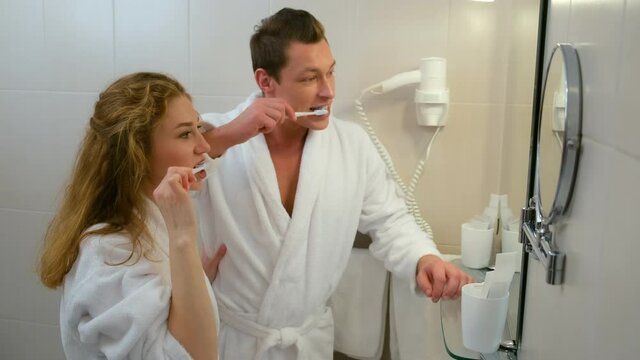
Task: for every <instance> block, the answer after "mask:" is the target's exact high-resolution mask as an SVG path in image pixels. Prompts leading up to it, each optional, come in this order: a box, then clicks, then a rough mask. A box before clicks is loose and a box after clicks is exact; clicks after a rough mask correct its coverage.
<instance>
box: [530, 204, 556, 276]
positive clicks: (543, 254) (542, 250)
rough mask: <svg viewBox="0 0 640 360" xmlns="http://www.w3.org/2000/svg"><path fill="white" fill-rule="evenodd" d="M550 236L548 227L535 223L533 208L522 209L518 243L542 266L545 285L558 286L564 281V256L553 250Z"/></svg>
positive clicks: (539, 222) (538, 222)
mask: <svg viewBox="0 0 640 360" xmlns="http://www.w3.org/2000/svg"><path fill="white" fill-rule="evenodd" d="M552 235H553V234H552V232H551V230H550V229H549V226H548V225H546V224H544V223H542V222H541V221H536V211H535V207H526V208H523V209H522V226H521V230H520V241H522V242H523V243H524V244H525V250H526V251H527V252H528V253H530V254H532V255H533V256H534V258H536V260H539V261H540V262H542V264H543V265H544V267H545V269H546V271H547V274H546V281H547V283H548V284H551V285H558V284H562V282H563V280H564V262H565V254H564V253H562V252H560V251H557V250H556V249H555V247H554V245H553V243H552V239H553V236H552Z"/></svg>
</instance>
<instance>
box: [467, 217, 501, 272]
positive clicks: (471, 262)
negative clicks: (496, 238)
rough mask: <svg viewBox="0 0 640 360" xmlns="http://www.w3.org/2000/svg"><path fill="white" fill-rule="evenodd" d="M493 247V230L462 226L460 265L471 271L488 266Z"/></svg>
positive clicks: (468, 224)
mask: <svg viewBox="0 0 640 360" xmlns="http://www.w3.org/2000/svg"><path fill="white" fill-rule="evenodd" d="M492 245H493V228H490V229H481V228H478V227H474V225H472V224H470V223H464V224H462V228H461V240H460V252H461V254H462V264H463V265H464V266H466V267H468V268H471V269H482V268H485V267H487V266H489V260H491V248H492Z"/></svg>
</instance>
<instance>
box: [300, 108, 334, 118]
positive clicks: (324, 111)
mask: <svg viewBox="0 0 640 360" xmlns="http://www.w3.org/2000/svg"><path fill="white" fill-rule="evenodd" d="M328 113H329V110H327V109H318V110H314V111H300V112H296V117H300V116H309V115H316V116H322V115H327V114H328Z"/></svg>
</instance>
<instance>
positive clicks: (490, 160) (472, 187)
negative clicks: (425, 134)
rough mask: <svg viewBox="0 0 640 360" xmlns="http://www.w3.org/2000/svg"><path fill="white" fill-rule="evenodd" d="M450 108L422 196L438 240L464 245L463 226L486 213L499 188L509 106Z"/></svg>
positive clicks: (421, 188) (420, 189) (421, 186)
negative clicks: (504, 131)
mask: <svg viewBox="0 0 640 360" xmlns="http://www.w3.org/2000/svg"><path fill="white" fill-rule="evenodd" d="M449 111H450V115H451V118H450V119H449V122H448V123H447V125H446V126H445V127H444V128H443V130H442V131H441V133H440V134H439V135H438V138H437V139H436V140H435V142H434V144H433V146H432V149H431V154H430V155H429V159H428V161H427V163H426V166H425V170H424V174H423V176H422V178H421V179H420V182H419V185H418V188H417V190H416V199H418V204H419V205H420V208H421V210H422V215H423V217H424V218H425V219H426V220H427V221H428V222H429V224H431V226H432V228H433V230H434V235H435V239H436V242H437V243H438V244H446V245H459V244H460V225H462V223H464V222H466V221H468V220H469V219H470V218H472V217H473V216H475V215H479V214H481V213H482V210H483V209H484V208H485V207H486V206H487V204H488V202H489V196H490V194H491V193H497V191H498V183H499V178H500V174H499V172H498V169H499V168H500V157H499V151H500V142H501V140H500V136H499V135H500V134H501V133H502V131H501V130H500V129H501V128H502V126H503V125H502V122H503V118H504V107H503V106H501V105H476V104H472V105H462V104H455V105H452V106H451V108H450V109H449ZM425 140H426V138H425V139H423V142H422V144H421V146H420V147H419V150H416V151H415V154H416V156H418V157H421V156H423V154H424V149H425V147H424V146H425V144H424V141H425ZM396 159H401V160H402V161H406V160H405V159H406V157H396ZM415 164H416V163H415V162H413V163H412V167H411V170H413V168H414V167H415Z"/></svg>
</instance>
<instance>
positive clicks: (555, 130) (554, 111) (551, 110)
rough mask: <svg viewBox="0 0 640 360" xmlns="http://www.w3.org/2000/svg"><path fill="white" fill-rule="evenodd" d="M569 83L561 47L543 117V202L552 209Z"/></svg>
mask: <svg viewBox="0 0 640 360" xmlns="http://www.w3.org/2000/svg"><path fill="white" fill-rule="evenodd" d="M566 104H567V84H566V75H565V71H564V61H563V55H562V52H561V51H554V53H553V55H552V57H551V62H550V64H549V67H548V69H547V79H546V83H545V87H544V95H543V98H542V112H541V121H540V134H539V136H540V147H539V149H538V151H539V154H540V162H539V164H540V165H541V167H540V169H539V172H540V174H539V176H540V199H539V201H540V206H541V208H542V210H543V213H544V214H545V215H548V214H550V213H551V209H552V207H553V200H554V197H555V194H556V188H557V185H558V178H559V175H560V163H561V161H562V143H563V142H564V129H565V119H566Z"/></svg>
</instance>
